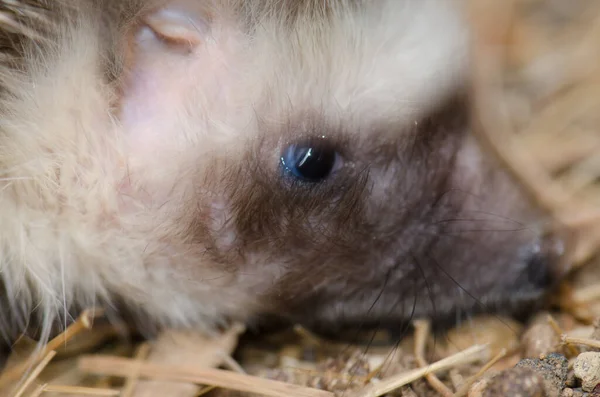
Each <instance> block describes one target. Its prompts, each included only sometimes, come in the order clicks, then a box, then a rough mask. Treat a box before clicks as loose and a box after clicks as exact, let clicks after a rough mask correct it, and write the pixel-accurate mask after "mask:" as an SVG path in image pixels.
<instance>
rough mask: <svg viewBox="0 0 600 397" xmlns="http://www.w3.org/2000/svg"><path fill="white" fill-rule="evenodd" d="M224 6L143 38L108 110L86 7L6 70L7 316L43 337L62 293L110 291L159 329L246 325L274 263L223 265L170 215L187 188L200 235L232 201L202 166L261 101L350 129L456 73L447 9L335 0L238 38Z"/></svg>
mask: <svg viewBox="0 0 600 397" xmlns="http://www.w3.org/2000/svg"><path fill="white" fill-rule="evenodd" d="M198 1H200V0H198ZM192 2H193V1H192V0H190V3H192ZM166 3H168V2H166ZM179 3H182V4H184V6H183V9H184V10H185V3H186V2H179ZM225 3H226V2H222V3H221V4H219V2H217V5H216V9H217V10H219V12H218V13H216V14H215V15H216V17H215V18H214V20H213V21H211V24H210V29H211V31H210V35H209V36H210V37H208V38H206V37H203V39H205V42H204V43H205V44H203V45H201V46H200V47H198V48H195V50H194V52H192V53H191V54H187V55H185V54H181V53H179V52H176V51H172V50H171V49H169V48H166V47H164V46H160V45H159V44H158V43H157V42H156V39H155V38H153V36H152V34H148V32H146V33H147V35H146V36H143V37H142V36H140V37H141V39H144V40H150V41H149V42H148V41H145V44H144V45H143V46H142V49H141V52H140V53H139V54H138V56H137V57H136V58H135V61H134V64H133V65H132V69H133V70H134V72H135V73H139V74H136V75H135V76H134V77H133V78H132V79H133V80H132V82H131V84H130V85H129V91H126V92H125V95H124V97H123V109H121V110H122V111H123V113H121V110H119V111H114V110H113V109H111V107H110V106H111V104H112V103H115V100H116V99H118V98H117V93H116V91H115V89H114V87H112V86H109V85H107V84H106V83H104V82H103V81H104V80H103V78H102V76H103V73H104V72H105V70H103V66H102V65H103V63H102V59H101V58H100V57H101V51H100V45H101V44H102V43H101V42H99V40H100V39H99V37H98V36H97V31H98V30H97V29H96V27H95V23H96V21H94V20H90V19H89V18H88V17H86V15H85V14H82V20H80V21H78V22H79V23H74V24H73V25H72V26H71V27H68V28H67V27H63V28H64V29H65V30H64V32H63V33H62V34H61V35H60V40H59V41H58V42H57V43H56V45H55V46H51V47H48V48H45V49H44V52H43V54H42V55H40V54H32V55H31V58H30V59H29V60H28V62H27V65H28V67H29V69H28V70H27V71H26V72H25V73H17V72H14V71H10V72H9V71H5V72H3V73H2V76H1V78H2V82H3V85H4V86H6V87H9V88H10V94H9V95H6V96H5V97H4V98H2V103H1V106H2V116H1V121H0V171H1V179H0V247H1V248H0V249H1V251H0V272H1V273H0V274H1V277H2V280H3V281H4V283H5V287H6V290H7V294H8V296H9V297H10V307H11V312H12V313H13V315H15V318H14V320H15V321H21V323H20V325H19V326H22V327H24V326H25V323H26V321H27V318H28V317H29V315H30V312H31V311H32V310H34V309H36V310H37V311H38V313H39V316H41V319H42V321H43V323H44V324H46V330H45V331H46V332H47V331H48V327H49V326H50V323H51V321H52V320H54V319H56V318H61V319H63V320H62V321H64V322H67V320H68V319H69V313H68V312H67V308H69V307H71V306H72V305H73V303H77V306H79V307H89V306H94V305H97V304H106V303H108V304H110V302H111V301H112V299H113V296H120V297H123V298H124V299H125V300H126V301H127V302H129V303H130V304H132V306H134V307H136V308H139V310H140V311H143V312H145V313H147V314H149V315H150V316H151V317H152V318H153V319H155V320H157V321H158V322H159V323H164V324H174V325H183V326H211V325H213V324H215V323H218V322H219V321H220V320H221V319H222V318H224V317H226V316H233V317H238V318H241V319H245V318H246V316H248V315H251V314H252V313H253V312H254V311H255V309H256V307H258V305H260V302H256V301H255V299H254V297H255V296H257V295H258V294H259V293H261V292H263V291H264V290H266V289H268V288H269V286H271V285H272V283H273V280H276V279H277V278H278V277H280V276H281V273H282V272H284V271H285V270H284V268H282V266H281V265H280V264H278V263H272V262H269V263H263V262H264V260H265V259H264V258H261V257H252V258H250V259H249V263H247V264H246V266H247V268H245V269H241V270H239V271H238V272H236V273H233V274H232V273H225V272H223V271H222V270H220V269H219V268H218V267H217V266H216V265H215V264H212V263H207V260H206V258H205V255H204V254H203V247H202V246H201V244H200V245H198V244H196V245H191V244H189V241H187V236H185V230H184V229H183V227H182V226H181V225H180V224H179V223H178V221H179V220H180V219H181V218H182V217H185V214H186V213H188V212H189V210H190V208H191V206H192V205H191V204H190V200H192V199H193V198H194V195H196V194H198V193H199V192H200V194H205V195H206V196H205V197H204V199H205V200H204V201H205V202H206V201H210V202H211V204H210V205H212V208H213V215H214V217H213V220H212V224H211V225H209V228H210V229H212V230H217V229H218V228H219V227H220V226H223V225H224V219H225V218H226V215H227V211H228V205H229V203H228V202H227V200H226V199H225V198H224V197H221V196H219V195H218V193H215V194H216V195H215V197H212V198H211V196H210V195H211V194H213V193H214V192H213V191H212V190H211V189H209V188H207V189H206V190H203V187H202V186H198V184H197V182H198V181H200V180H202V175H203V172H204V171H203V170H205V169H208V167H209V166H214V165H215V164H217V163H218V162H219V161H221V160H222V161H225V162H227V161H234V160H235V159H236V156H239V155H240V154H242V153H243V152H244V149H245V142H247V140H248V139H251V138H252V137H253V135H255V134H258V131H257V119H256V114H257V112H258V113H259V114H261V116H262V117H266V118H271V119H279V118H281V119H282V120H285V119H286V117H288V116H293V115H296V114H300V113H301V112H305V111H310V110H311V109H319V111H321V112H324V114H325V115H326V116H327V117H328V118H330V119H331V121H332V122H334V123H341V124H344V125H346V126H347V125H353V126H355V127H356V128H353V129H354V130H355V131H360V130H362V128H361V127H366V126H368V125H371V124H372V123H373V122H376V120H388V121H391V120H396V121H400V122H402V123H406V124H407V125H408V124H409V123H412V122H414V120H416V119H417V118H418V117H419V115H422V114H423V113H424V112H426V111H427V110H428V109H430V108H431V107H433V106H434V105H435V104H437V102H438V101H440V100H441V99H442V98H443V97H444V96H445V95H446V94H447V93H448V92H450V91H451V90H452V89H454V88H456V86H457V85H458V84H461V82H462V78H463V71H464V70H463V69H464V60H465V55H466V52H465V42H464V39H465V36H464V31H463V26H462V22H461V20H460V19H459V18H458V16H457V14H456V10H455V9H454V8H453V7H454V5H452V4H451V3H450V2H447V1H443V0H374V1H365V2H364V4H362V5H361V6H360V7H359V11H357V12H351V11H349V9H350V7H348V8H346V7H344V6H340V8H339V9H338V12H339V17H338V18H336V20H335V21H334V23H333V24H332V25H330V26H325V24H323V25H321V26H318V25H319V23H318V22H315V21H313V22H311V21H306V23H304V24H300V25H298V26H297V28H296V29H295V30H294V32H293V33H292V34H290V35H285V34H283V33H282V30H283V29H282V28H281V26H280V25H281V24H280V22H279V21H278V19H277V18H276V15H275V16H273V18H272V19H268V18H266V19H265V23H264V24H263V25H262V28H259V30H258V31H256V32H255V34H254V35H253V36H250V37H249V36H247V35H245V34H244V33H243V32H242V30H241V28H240V27H239V26H236V18H235V15H233V14H229V13H228V12H227V5H226V4H225ZM167 6H168V4H167ZM190 17H191V18H202V16H201V15H197V14H193V13H192V14H190ZM250 42H252V47H251V49H249V48H250V47H248V45H249V44H250ZM144 78H147V80H145V82H143V81H142V80H143V79H144ZM273 156H274V158H275V159H276V157H277V156H278V153H274V154H273ZM266 160H270V159H266ZM217 191H218V189H217ZM234 234H235V231H233V230H229V231H227V232H226V233H224V234H223V236H222V239H221V240H219V241H220V242H221V244H223V245H226V244H227V242H228V241H231V239H232V238H234V237H235V235H234ZM258 269H260V270H258ZM259 271H260V272H261V274H260V277H257V276H256V273H257V272H259ZM1 326H2V325H0V327H1Z"/></svg>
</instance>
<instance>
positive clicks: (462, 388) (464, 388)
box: [453, 349, 506, 397]
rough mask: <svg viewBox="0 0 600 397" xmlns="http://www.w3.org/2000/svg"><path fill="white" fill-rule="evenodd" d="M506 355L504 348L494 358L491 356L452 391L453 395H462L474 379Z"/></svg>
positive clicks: (466, 391) (465, 393) (457, 396)
mask: <svg viewBox="0 0 600 397" xmlns="http://www.w3.org/2000/svg"><path fill="white" fill-rule="evenodd" d="M505 356H506V349H502V350H500V352H499V353H498V354H496V356H495V357H494V358H492V359H491V360H490V361H489V362H488V363H487V364H485V365H484V366H483V367H481V369H480V370H479V371H477V373H476V374H475V375H473V376H471V377H470V378H469V379H467V380H466V381H465V383H464V384H463V385H462V386H461V387H460V388H459V389H458V390H457V391H456V393H454V396H453V397H463V396H466V395H467V393H468V392H469V388H470V387H471V386H472V385H473V383H475V381H476V380H477V379H479V378H481V377H482V376H483V374H484V373H486V372H487V371H488V370H489V369H490V368H492V367H493V366H494V365H495V364H496V363H497V362H498V361H500V360H501V359H502V358H504V357H505Z"/></svg>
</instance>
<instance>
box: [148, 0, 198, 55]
mask: <svg viewBox="0 0 600 397" xmlns="http://www.w3.org/2000/svg"><path fill="white" fill-rule="evenodd" d="M204 17H205V16H204V15H202V11H201V10H199V9H198V8H197V7H194V6H193V3H192V2H190V1H178V2H175V1H174V2H173V4H171V5H169V6H167V7H164V8H162V9H160V10H158V11H157V12H155V13H153V14H151V15H149V16H147V17H146V20H145V22H146V24H147V26H148V27H149V28H150V29H152V31H153V32H154V33H155V34H156V35H157V36H158V37H160V38H161V39H164V40H166V41H171V42H176V43H186V44H188V45H191V46H193V47H195V46H197V45H199V44H200V43H201V41H202V38H203V37H206V35H207V34H208V30H209V27H208V24H207V22H206V20H205V19H204Z"/></svg>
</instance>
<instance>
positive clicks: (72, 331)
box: [0, 310, 99, 387]
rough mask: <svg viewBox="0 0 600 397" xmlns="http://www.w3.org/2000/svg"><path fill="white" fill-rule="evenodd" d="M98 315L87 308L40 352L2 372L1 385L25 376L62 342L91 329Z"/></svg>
mask: <svg viewBox="0 0 600 397" xmlns="http://www.w3.org/2000/svg"><path fill="white" fill-rule="evenodd" d="M98 315H99V313H98V312H95V313H92V312H91V311H89V310H85V311H84V312H83V313H82V314H81V316H79V318H77V320H76V321H75V322H74V323H72V324H71V325H69V326H68V327H67V329H65V331H64V332H62V333H61V334H60V335H58V336H56V337H55V338H54V339H52V340H51V341H50V342H48V343H47V344H46V345H45V346H44V348H43V349H42V351H41V352H40V353H39V354H35V355H33V356H32V357H30V358H29V359H26V360H24V361H23V362H21V363H19V364H16V365H15V366H14V367H12V368H10V369H8V370H7V371H6V372H4V374H2V376H1V377H0V387H1V386H5V385H7V384H10V383H12V382H15V381H16V380H17V379H19V378H20V377H21V376H23V374H24V373H25V372H26V371H27V369H29V368H31V367H32V366H34V365H35V364H37V363H38V362H39V360H40V359H41V358H42V357H44V356H47V355H48V354H49V353H50V352H51V351H55V350H57V349H58V348H60V346H61V345H62V344H64V343H67V342H68V341H69V340H70V339H72V338H73V337H74V336H75V335H77V334H79V333H80V332H81V331H83V330H87V329H90V328H91V326H92V321H93V318H94V317H96V316H98Z"/></svg>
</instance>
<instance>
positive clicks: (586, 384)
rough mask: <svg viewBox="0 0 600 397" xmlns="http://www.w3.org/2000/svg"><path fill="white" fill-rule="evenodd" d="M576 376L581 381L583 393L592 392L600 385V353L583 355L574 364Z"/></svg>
mask: <svg viewBox="0 0 600 397" xmlns="http://www.w3.org/2000/svg"><path fill="white" fill-rule="evenodd" d="M573 371H574V372H575V376H576V377H577V378H579V379H581V388H582V389H583V391H586V392H591V391H593V390H594V388H595V387H596V386H597V385H598V384H599V383H600V353H598V352H585V353H581V354H580V355H579V356H577V358H576V359H575V362H574V363H573Z"/></svg>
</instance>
